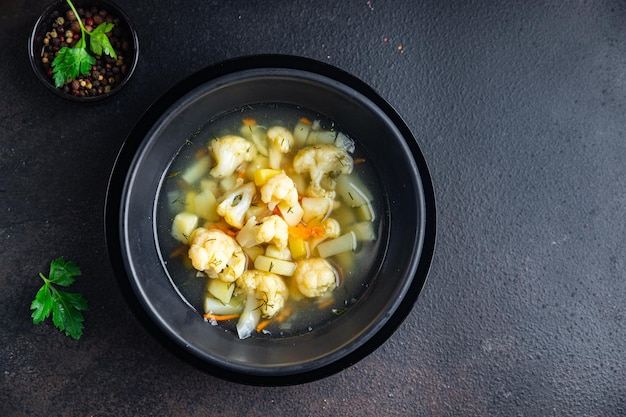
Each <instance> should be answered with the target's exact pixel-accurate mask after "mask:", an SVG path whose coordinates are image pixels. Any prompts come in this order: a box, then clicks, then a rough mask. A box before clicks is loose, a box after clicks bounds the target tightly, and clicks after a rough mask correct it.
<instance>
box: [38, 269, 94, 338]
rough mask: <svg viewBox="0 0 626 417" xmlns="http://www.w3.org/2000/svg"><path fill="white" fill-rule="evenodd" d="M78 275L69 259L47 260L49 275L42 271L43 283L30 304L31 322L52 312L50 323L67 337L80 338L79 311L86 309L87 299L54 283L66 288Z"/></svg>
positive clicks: (81, 318) (46, 316)
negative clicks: (58, 287) (48, 261)
mask: <svg viewBox="0 0 626 417" xmlns="http://www.w3.org/2000/svg"><path fill="white" fill-rule="evenodd" d="M80 275H81V271H80V268H79V267H78V266H77V265H76V264H75V263H74V262H72V261H68V262H65V259H63V258H62V257H61V258H58V259H55V260H53V261H52V262H50V272H49V273H48V277H46V276H44V275H43V274H42V273H41V272H40V273H39V276H40V277H41V279H42V280H43V282H44V284H43V286H42V287H41V288H40V289H39V291H37V295H36V296H35V299H34V300H33V302H32V303H31V305H30V309H31V310H34V311H33V313H32V315H31V316H32V318H33V323H34V324H37V323H40V322H42V321H43V320H45V319H46V318H48V317H49V316H50V314H51V313H52V322H53V323H54V325H55V326H56V327H57V328H58V329H59V330H61V331H63V332H65V334H66V335H67V336H70V337H72V338H74V339H77V340H78V339H79V338H80V336H81V335H82V334H83V321H84V318H83V315H82V313H81V311H83V310H87V309H88V308H89V306H88V304H87V300H86V299H85V298H84V297H83V296H82V295H81V294H77V293H71V292H66V291H61V290H58V289H57V288H56V287H55V285H58V286H61V287H68V286H70V285H71V284H73V283H74V281H75V280H76V277H77V276H80Z"/></svg>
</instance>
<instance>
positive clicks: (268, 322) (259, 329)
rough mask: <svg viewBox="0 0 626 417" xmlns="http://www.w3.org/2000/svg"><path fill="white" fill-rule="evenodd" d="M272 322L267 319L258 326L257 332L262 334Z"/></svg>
mask: <svg viewBox="0 0 626 417" xmlns="http://www.w3.org/2000/svg"><path fill="white" fill-rule="evenodd" d="M271 321H272V320H270V319H266V320H263V321H261V322H260V323H259V324H258V325H257V326H256V332H257V333H260V332H261V331H262V330H263V329H265V328H266V327H267V325H268V324H270V322H271Z"/></svg>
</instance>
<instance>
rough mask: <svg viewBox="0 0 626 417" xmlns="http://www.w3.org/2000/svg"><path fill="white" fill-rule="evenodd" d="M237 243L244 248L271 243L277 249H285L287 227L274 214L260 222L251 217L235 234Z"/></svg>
mask: <svg viewBox="0 0 626 417" xmlns="http://www.w3.org/2000/svg"><path fill="white" fill-rule="evenodd" d="M237 242H239V244H240V245H241V246H243V247H244V248H249V247H251V246H254V245H258V244H262V243H270V242H271V243H273V244H274V245H276V247H278V248H279V249H285V248H286V247H287V244H288V243H289V225H288V224H287V222H285V220H283V218H282V217H280V216H277V215H276V214H272V215H271V216H267V217H264V218H263V219H261V220H257V219H256V216H252V217H250V218H249V219H248V221H247V222H246V224H245V226H244V227H243V228H242V229H241V230H240V231H239V233H238V234H237Z"/></svg>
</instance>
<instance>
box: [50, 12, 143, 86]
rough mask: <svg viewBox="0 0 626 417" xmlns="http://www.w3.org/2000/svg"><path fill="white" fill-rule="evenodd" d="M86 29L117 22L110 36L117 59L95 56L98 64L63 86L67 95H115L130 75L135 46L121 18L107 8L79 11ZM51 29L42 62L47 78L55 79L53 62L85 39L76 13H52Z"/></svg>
mask: <svg viewBox="0 0 626 417" xmlns="http://www.w3.org/2000/svg"><path fill="white" fill-rule="evenodd" d="M77 11H78V14H79V16H80V17H81V20H82V23H83V26H84V27H85V29H86V30H87V31H88V32H91V31H92V30H93V29H94V28H96V27H97V26H98V25H100V24H101V23H103V22H107V23H113V24H114V25H115V26H114V27H113V29H112V30H111V31H110V32H109V33H107V36H108V38H109V41H110V42H111V45H112V46H113V49H114V50H115V51H116V54H117V59H114V58H111V57H110V56H107V55H104V54H103V55H102V56H100V55H95V56H94V58H95V60H96V62H95V64H94V65H92V67H91V69H90V71H89V72H88V73H87V74H86V75H80V74H79V75H78V76H77V77H76V78H75V79H73V80H68V82H67V83H65V84H64V85H63V86H62V87H60V88H61V89H62V90H63V91H64V92H65V93H67V94H71V95H73V96H76V97H93V96H100V95H102V94H107V93H109V92H111V90H113V89H114V88H115V87H116V86H117V85H118V84H120V83H121V82H122V80H123V79H124V76H125V75H126V74H127V73H128V70H129V66H130V61H131V59H132V52H133V51H132V48H133V44H132V41H131V38H130V35H129V34H128V31H127V30H125V27H124V25H123V24H121V21H120V19H119V18H118V17H116V16H114V15H112V14H111V13H109V12H108V11H107V10H105V9H98V8H97V7H91V8H77ZM51 22H52V24H51V30H50V31H49V32H47V33H46V34H45V36H44V38H43V49H42V54H41V63H42V65H43V69H44V71H45V72H46V74H47V76H48V77H50V80H52V76H53V75H52V62H53V61H54V58H55V57H56V55H57V54H58V52H59V50H60V49H61V48H63V47H72V46H73V45H75V43H76V42H77V41H79V40H80V38H81V29H80V25H79V23H78V20H77V18H76V15H75V14H74V12H73V11H72V10H68V11H67V12H65V13H61V12H59V11H53V12H52V14H51Z"/></svg>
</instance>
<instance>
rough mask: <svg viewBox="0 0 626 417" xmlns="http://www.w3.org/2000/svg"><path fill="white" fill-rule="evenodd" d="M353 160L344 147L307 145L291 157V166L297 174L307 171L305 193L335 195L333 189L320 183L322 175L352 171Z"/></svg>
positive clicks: (334, 175)
mask: <svg viewBox="0 0 626 417" xmlns="http://www.w3.org/2000/svg"><path fill="white" fill-rule="evenodd" d="M353 165H354V161H353V160H352V157H351V156H350V155H349V154H348V152H346V151H345V150H344V149H342V148H339V147H337V146H335V145H332V144H327V143H323V144H318V145H314V146H307V147H306V148H302V149H300V150H299V151H298V153H297V154H296V156H295V157H294V159H293V167H294V169H295V171H296V172H297V173H298V174H303V173H305V172H308V173H309V175H310V177H311V183H310V185H309V188H308V189H307V194H308V195H309V196H311V197H330V198H334V197H335V192H334V190H327V189H325V188H324V187H322V185H321V181H322V179H323V178H324V175H329V176H331V177H332V178H336V177H337V176H339V175H341V174H349V173H351V172H352V167H353Z"/></svg>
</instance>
